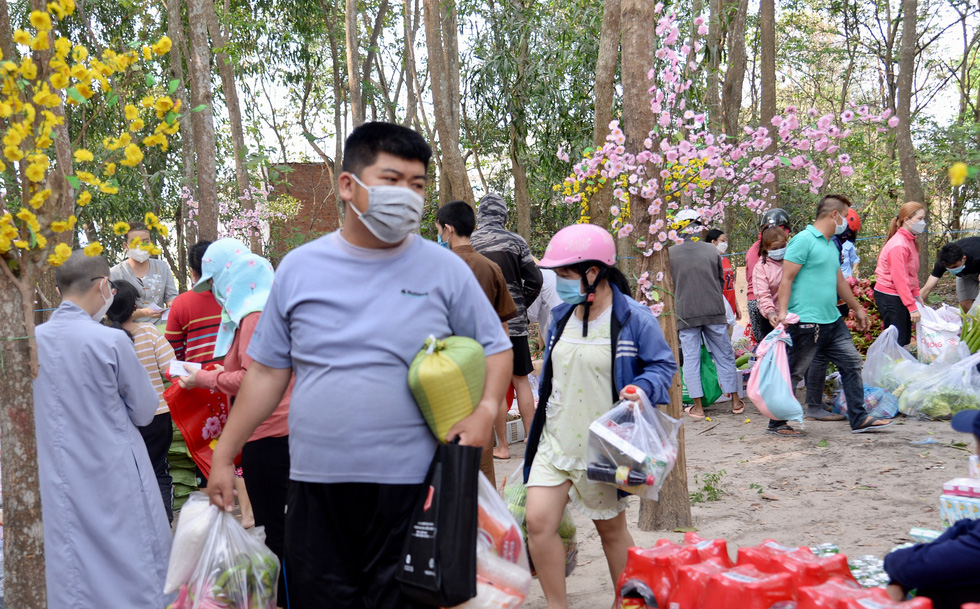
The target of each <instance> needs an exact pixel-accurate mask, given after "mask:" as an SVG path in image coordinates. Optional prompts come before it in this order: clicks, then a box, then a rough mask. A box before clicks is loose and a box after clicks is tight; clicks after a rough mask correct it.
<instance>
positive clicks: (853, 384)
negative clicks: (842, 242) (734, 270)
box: [766, 195, 891, 436]
mask: <svg viewBox="0 0 980 609" xmlns="http://www.w3.org/2000/svg"><path fill="white" fill-rule="evenodd" d="M846 228H847V204H846V203H845V202H844V200H843V198H842V197H836V196H833V195H830V196H826V197H824V198H822V199H820V202H819V203H818V204H817V214H816V220H814V222H813V224H811V225H809V226H807V227H806V229H805V230H804V231H803V232H801V233H799V234H798V235H796V236H795V237H793V239H792V240H790V242H789V246H788V248H787V250H786V257H785V258H784V260H783V279H782V282H781V283H780V285H779V314H778V319H777V323H782V322H783V320H784V319H785V318H786V315H787V314H788V313H795V314H796V315H798V316H799V318H800V321H799V323H796V324H792V325H789V326H788V327H787V332H788V333H789V336H790V338H791V339H792V340H793V346H792V347H791V348H790V349H789V367H790V373H791V374H792V377H793V387H794V388H795V387H796V386H797V385H799V382H800V380H802V379H803V377H804V375H805V374H806V371H807V369H809V368H810V365H811V364H812V363H814V361H815V360H816V362H817V363H818V364H821V363H822V364H825V363H826V362H827V361H830V362H832V363H833V364H834V365H836V366H837V369H838V370H839V371H840V374H841V382H842V383H843V385H844V397H845V398H846V399H847V405H848V409H847V418H848V421H849V422H850V424H851V431H852V433H863V432H866V431H869V430H872V429H880V428H881V427H887V426H888V425H891V421H885V420H882V419H877V418H875V417H872V416H870V415H869V414H868V412H867V411H866V410H865V409H864V383H863V381H862V379H861V367H862V366H863V364H864V361H863V360H862V359H861V355H860V354H859V353H858V352H857V349H855V348H854V341H852V340H851V332H850V330H848V329H847V325H846V324H845V323H844V318H843V317H841V315H840V311H838V310H837V298H838V296H840V298H843V299H844V302H846V303H847V306H849V307H850V308H851V309H853V310H854V312H855V315H856V316H857V327H858V330H861V331H863V330H865V329H867V327H868V315H867V313H865V311H864V308H862V307H861V305H860V304H858V302H857V299H856V298H854V294H853V292H851V288H850V286H848V285H847V282H846V281H845V280H844V276H843V275H842V274H841V271H840V253H839V252H838V251H837V247H836V246H835V245H834V243H833V242H832V241H831V240H830V238H831V237H832V236H834V235H835V234H839V233H841V232H843V231H844V230H845V229H846ZM824 368H825V365H817V366H815V369H817V370H823V369H824ZM806 403H807V412H806V416H807V418H808V419H816V420H828V419H830V420H833V419H832V418H831V417H830V415H829V413H827V412H826V411H825V410H824V409H823V406H822V403H823V379H822V378H819V379H816V378H814V379H808V382H807V384H806ZM766 431H767V433H771V434H775V435H779V436H799V435H801V432H800V431H799V430H796V429H793V428H792V427H790V426H789V425H787V424H786V421H770V422H769V429H767V430H766Z"/></svg>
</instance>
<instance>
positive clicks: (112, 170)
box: [102, 163, 116, 176]
mask: <svg viewBox="0 0 980 609" xmlns="http://www.w3.org/2000/svg"><path fill="white" fill-rule="evenodd" d="M102 173H103V174H105V175H107V176H113V175H115V174H116V164H115V163H107V164H106V166H105V171H103V172H102Z"/></svg>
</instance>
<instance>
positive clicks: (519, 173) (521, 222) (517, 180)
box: [508, 121, 531, 243]
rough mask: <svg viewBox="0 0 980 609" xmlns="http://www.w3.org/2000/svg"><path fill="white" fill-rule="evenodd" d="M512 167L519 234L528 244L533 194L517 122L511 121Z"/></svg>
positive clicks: (510, 146) (510, 148) (510, 145)
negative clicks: (528, 181)
mask: <svg viewBox="0 0 980 609" xmlns="http://www.w3.org/2000/svg"><path fill="white" fill-rule="evenodd" d="M508 131H509V133H510V142H509V146H508V147H509V150H510V166H511V170H512V171H513V172H514V207H516V208H517V234H518V235H520V236H522V237H524V240H525V241H527V242H528V243H530V242H531V193H530V192H529V191H528V188H527V172H526V171H525V170H524V163H523V162H522V161H521V156H520V150H521V149H522V148H523V146H522V145H521V144H522V142H521V141H519V140H520V137H521V136H520V134H518V127H517V121H511V123H510V128H509V130H508Z"/></svg>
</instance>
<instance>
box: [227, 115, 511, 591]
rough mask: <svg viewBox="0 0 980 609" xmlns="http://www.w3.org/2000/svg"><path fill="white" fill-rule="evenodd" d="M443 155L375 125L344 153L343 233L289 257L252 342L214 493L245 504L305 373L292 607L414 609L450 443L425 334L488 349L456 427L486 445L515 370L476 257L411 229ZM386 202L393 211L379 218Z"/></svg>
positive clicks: (296, 421) (297, 432) (290, 558)
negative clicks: (411, 573) (241, 478)
mask: <svg viewBox="0 0 980 609" xmlns="http://www.w3.org/2000/svg"><path fill="white" fill-rule="evenodd" d="M430 155H431V150H430V149H429V146H428V144H426V143H425V140H424V139H422V137H421V136H420V135H419V134H418V133H416V132H415V131H412V130H410V129H407V128H405V127H401V126H398V125H392V124H388V123H367V124H364V125H361V126H360V127H358V128H357V129H355V130H354V131H353V132H352V133H351V135H350V137H349V138H348V139H347V143H346V146H345V151H344V165H343V166H344V172H343V173H341V174H340V177H339V184H340V189H339V194H340V196H341V198H342V199H343V200H344V201H346V202H347V205H348V212H349V213H348V214H347V219H346V222H345V224H344V227H343V228H342V229H341V230H339V231H337V232H334V233H330V234H328V235H325V236H323V237H320V238H319V239H317V240H316V241H313V242H311V243H308V244H306V245H303V246H301V247H299V248H297V249H296V250H294V251H292V252H290V253H289V254H288V255H287V256H286V257H285V258H284V259H283V261H282V264H281V265H280V266H279V269H278V270H277V272H276V279H275V282H274V283H273V286H272V292H271V294H270V296H269V300H268V302H267V303H266V308H265V310H263V312H262V316H261V318H260V320H259V324H258V327H257V328H256V330H255V333H254V335H253V336H252V340H251V343H250V344H249V348H248V354H249V356H250V357H252V358H253V359H254V361H253V362H252V364H251V366H250V367H249V369H248V372H247V373H246V375H245V380H244V382H243V384H242V388H241V391H240V392H239V394H238V397H237V400H236V402H235V407H234V408H233V409H232V411H231V415H230V417H229V419H228V423H227V425H226V426H225V428H224V431H223V433H222V435H221V439H220V440H219V442H218V445H217V447H216V448H215V453H214V459H213V463H212V468H211V478H210V480H209V484H208V492H209V494H210V495H211V498H212V502H214V503H216V504H217V505H219V506H222V507H226V508H230V507H231V506H232V496H231V492H232V478H233V463H232V462H233V459H234V456H235V455H236V454H237V452H238V450H240V448H241V447H242V446H243V445H244V443H245V441H246V440H247V439H248V437H249V435H250V434H251V433H252V431H253V430H254V429H255V428H256V427H257V426H258V425H259V424H260V423H261V422H262V421H263V420H264V419H265V418H266V417H267V416H268V415H269V414H270V413H271V412H272V411H273V410H274V409H275V407H276V405H277V404H278V402H279V399H280V397H281V396H282V394H283V392H284V391H285V389H286V387H287V385H288V384H289V378H290V375H291V374H292V373H295V375H296V381H295V384H294V386H293V390H292V396H291V401H290V412H289V452H290V488H289V499H288V505H287V511H286V547H285V555H286V559H285V565H286V566H285V569H286V580H287V582H288V585H289V602H290V607H293V608H299V609H303V608H306V607H317V608H318V607H322V606H323V603H324V602H325V601H324V599H329V604H330V606H331V607H341V608H347V607H350V608H354V607H358V608H366V609H372V608H375V607H379V608H380V607H385V608H392V609H403V608H404V609H414V608H418V607H421V605H419V604H417V603H414V602H412V601H410V600H409V599H408V598H407V597H405V596H404V595H403V594H402V592H401V589H400V588H399V585H398V584H397V582H396V581H395V579H394V578H395V574H396V572H397V571H398V568H399V567H400V566H401V561H400V553H401V550H402V547H403V543H404V540H405V535H406V533H407V528H408V521H409V519H410V517H411V513H412V509H413V507H414V505H415V502H416V499H417V497H418V496H419V492H420V491H421V484H422V482H423V481H424V479H425V475H426V472H427V470H428V467H429V464H430V462H431V460H432V456H433V454H434V452H435V447H436V443H437V440H436V438H435V437H433V435H432V433H431V431H430V430H429V428H428V427H427V425H426V424H425V421H424V419H423V418H422V415H421V413H420V411H419V408H418V405H417V404H416V403H415V400H414V399H413V397H412V394H411V392H410V390H409V387H408V368H409V365H410V364H411V362H412V359H413V358H414V357H415V355H416V353H418V351H419V350H420V349H421V348H422V346H423V344H424V342H425V339H426V337H428V336H429V335H435V336H437V337H445V336H448V335H457V336H468V337H471V338H473V339H475V340H476V341H478V342H479V343H480V344H481V345H483V349H484V353H485V354H486V362H487V377H486V384H485V388H484V392H483V395H482V397H481V399H480V402H479V404H478V406H477V408H476V410H475V411H474V413H473V414H472V415H471V416H469V417H467V418H466V419H463V420H462V421H460V422H459V423H457V424H456V426H455V427H453V428H452V429H451V430H450V431H449V434H448V438H440V439H441V440H443V441H445V440H446V439H449V438H453V437H456V436H458V437H459V438H460V443H461V444H464V445H467V446H481V447H482V446H486V445H487V444H488V442H489V439H490V428H491V424H492V422H493V419H494V415H495V414H496V409H497V404H499V403H500V400H502V399H503V395H504V392H505V391H506V387H507V382H508V380H509V379H510V374H511V368H512V361H511V351H510V348H511V347H510V340H509V339H508V337H507V335H506V333H505V332H504V331H503V328H502V327H501V325H500V320H499V319H498V317H497V314H496V312H495V311H494V309H493V307H492V306H491V304H490V302H489V301H488V300H487V298H486V296H485V295H484V293H483V290H482V289H481V288H480V286H479V284H478V283H477V281H476V278H475V276H474V275H473V273H472V271H470V269H469V267H468V266H467V265H466V263H464V262H463V260H462V259H461V258H459V257H458V256H456V255H455V254H453V253H452V252H450V251H447V250H446V249H444V248H441V247H439V246H438V245H436V244H435V243H432V242H429V241H425V240H424V239H422V238H420V237H419V236H418V235H414V234H411V233H412V231H413V230H415V229H417V228H418V225H419V219H420V218H421V208H422V201H423V199H422V195H423V193H424V192H425V184H426V169H427V166H428V161H429V158H430ZM379 212H380V213H379Z"/></svg>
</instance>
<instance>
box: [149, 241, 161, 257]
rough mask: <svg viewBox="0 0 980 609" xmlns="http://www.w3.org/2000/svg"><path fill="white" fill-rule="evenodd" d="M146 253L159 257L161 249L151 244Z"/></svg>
mask: <svg viewBox="0 0 980 609" xmlns="http://www.w3.org/2000/svg"><path fill="white" fill-rule="evenodd" d="M147 251H148V252H150V255H151V256H159V255H160V254H162V253H163V250H162V249H160V248H159V247H157V246H155V245H152V244H151V245H150V247H149V248H147Z"/></svg>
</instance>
